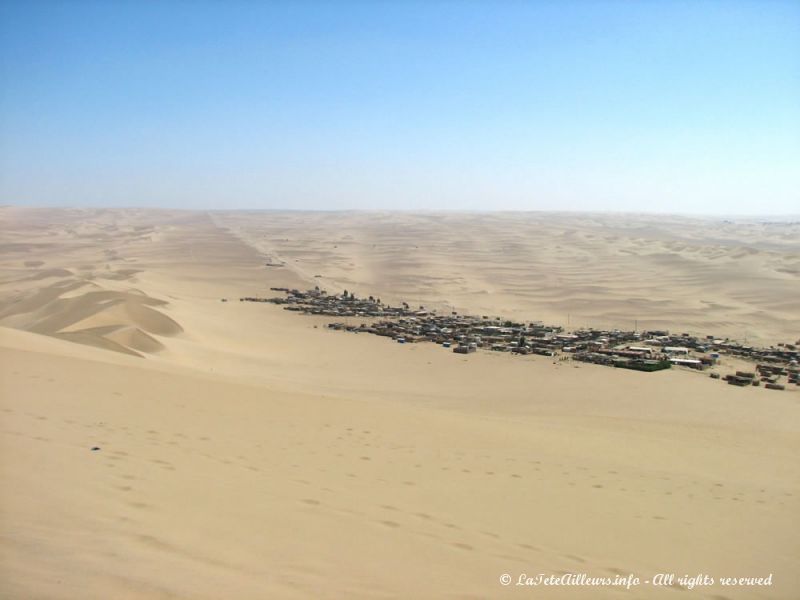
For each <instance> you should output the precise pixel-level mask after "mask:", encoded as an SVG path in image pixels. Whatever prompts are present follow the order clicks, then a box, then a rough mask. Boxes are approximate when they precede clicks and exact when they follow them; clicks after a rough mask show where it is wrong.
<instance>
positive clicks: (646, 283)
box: [0, 208, 800, 600]
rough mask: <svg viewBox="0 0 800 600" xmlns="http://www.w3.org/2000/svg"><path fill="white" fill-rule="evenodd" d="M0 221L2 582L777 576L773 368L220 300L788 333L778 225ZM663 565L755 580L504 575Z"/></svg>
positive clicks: (256, 587)
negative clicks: (550, 350) (342, 294)
mask: <svg viewBox="0 0 800 600" xmlns="http://www.w3.org/2000/svg"><path fill="white" fill-rule="evenodd" d="M0 224H1V225H2V228H3V239H4V243H5V244H6V246H5V249H4V253H3V254H2V255H0V290H2V294H1V295H0V410H2V412H0V426H1V427H0V482H1V483H2V488H0V490H1V491H0V535H1V536H2V540H3V543H2V551H0V596H2V597H4V598H6V597H7V598H32V597H33V598H75V597H81V598H143V599H145V598H198V599H204V598H208V599H211V598H221V597H228V598H244V599H250V598H252V599H257V598H408V597H413V598H443V597H444V598H448V597H451V598H518V597H521V596H523V595H524V596H535V597H547V598H563V599H565V600H573V599H576V598H577V599H583V598H586V599H589V598H591V599H594V598H619V597H622V596H624V595H627V596H629V597H632V598H656V599H658V598H668V597H672V596H676V594H677V595H679V596H681V597H684V596H685V597H686V598H691V597H698V598H704V599H709V600H711V599H715V600H721V599H723V598H724V599H729V600H739V599H742V600H744V599H750V598H761V599H767V598H778V599H787V600H789V599H793V598H795V597H796V596H797V590H798V589H800V576H799V575H798V571H797V569H796V565H797V563H798V561H800V551H799V550H798V547H797V543H796V532H797V530H798V526H800V521H798V515H800V503H798V501H799V499H800V477H798V470H797V464H798V458H800V443H799V442H798V440H800V436H799V435H798V433H800V419H798V411H799V410H800V404H798V392H797V391H794V390H793V391H785V392H773V391H769V390H766V389H764V388H763V387H761V388H733V387H732V386H727V385H723V384H721V383H720V382H718V381H714V380H711V379H709V378H708V377H707V376H704V375H703V374H701V373H697V372H692V371H688V370H681V369H674V370H670V371H662V372H659V373H637V372H621V371H622V370H616V369H608V368H604V367H601V366H597V365H589V364H582V365H573V364H571V363H563V362H559V361H556V362H554V361H553V360H552V359H550V358H547V357H540V356H526V357H519V358H512V357H510V356H507V355H500V354H492V353H484V352H478V353H476V354H473V355H469V356H468V357H467V356H459V355H456V354H453V353H452V352H447V351H445V350H443V349H442V348H439V347H436V346H434V345H428V344H414V345H400V344H395V343H390V342H389V341H387V340H385V339H383V338H378V337H376V336H364V335H354V334H346V333H339V332H334V331H331V330H329V329H327V328H326V327H325V324H326V323H327V322H328V321H329V320H328V319H325V318H316V317H301V316H297V315H293V314H290V313H289V312H287V311H283V310H281V308H280V307H278V306H273V305H266V304H256V303H246V302H238V301H236V300H237V299H238V298H239V297H242V296H246V295H269V294H270V291H269V288H270V287H272V286H291V287H301V286H303V287H305V286H310V285H314V284H316V283H318V284H320V285H324V286H331V287H334V286H338V287H348V288H350V289H352V290H353V291H356V292H358V293H370V294H371V293H378V294H383V295H384V296H385V298H384V299H385V300H387V301H393V298H398V299H405V300H408V301H413V302H415V303H416V302H418V303H420V304H425V305H428V304H433V303H440V304H441V305H443V306H448V307H449V306H451V305H452V306H453V307H455V308H456V309H458V310H461V309H469V310H473V311H477V312H480V311H484V310H485V311H487V312H491V313H492V314H494V313H498V314H509V315H516V314H519V315H522V314H524V315H526V317H528V318H531V319H533V318H536V315H540V316H541V318H543V319H546V320H549V319H548V316H549V317H550V318H553V319H556V318H563V319H564V320H566V318H567V316H566V314H565V313H570V317H569V318H570V320H572V321H573V323H574V324H579V323H580V324H582V323H581V321H582V320H589V321H590V322H592V323H595V321H594V319H597V324H601V321H603V320H609V321H612V322H618V323H620V324H622V323H627V322H629V321H630V320H631V319H632V318H633V319H635V318H640V319H641V321H640V327H644V326H649V324H661V325H663V326H664V327H667V328H670V329H682V328H693V327H697V328H698V329H701V328H702V329H703V330H706V329H708V331H709V332H717V331H721V332H723V333H724V332H742V331H747V333H748V335H750V336H752V337H753V338H758V339H771V337H773V336H774V337H776V338H777V341H787V340H791V339H792V337H800V335H798V330H797V324H798V321H797V319H798V312H797V310H796V309H797V299H796V298H797V295H796V294H793V293H790V292H791V290H793V289H795V286H796V284H797V279H796V277H797V276H796V275H795V274H792V273H793V269H796V266H797V264H798V250H797V237H793V236H792V235H791V234H792V232H795V231H796V229H794V228H795V227H796V226H794V225H780V226H779V225H768V224H759V223H730V224H728V223H722V222H714V223H711V224H709V223H706V222H704V221H698V220H685V219H679V218H674V219H672V218H670V219H663V220H658V221H657V222H654V221H653V220H652V219H647V218H645V217H635V216H632V217H626V218H622V217H613V218H612V217H608V216H594V215H527V216H519V215H406V214H402V215H400V214H379V215H363V214H347V215H345V214H328V215H314V214H297V213H269V214H267V213H253V214H241V215H240V214H236V213H225V214H221V213H215V214H213V215H208V214H204V213H182V212H175V211H147V210H134V209H130V210H119V211H111V210H88V209H86V210H72V209H70V210H63V211H52V210H51V211H37V210H23V209H17V208H8V209H5V208H4V209H0ZM100 234H102V235H100ZM740 254H741V256H740ZM267 264H270V265H283V266H267ZM41 273H46V275H42V276H37V275H39V274H41ZM104 274H105V275H108V274H111V275H112V277H110V278H109V277H103V275H104ZM316 275H320V276H321V277H315V276H316ZM335 289H338V288H335ZM223 298H224V299H227V300H228V301H227V302H222V301H221V300H222V299H223ZM640 315H641V316H640ZM645 324H648V325H645ZM744 366H746V365H743V364H742V363H741V361H737V360H734V359H730V358H724V359H723V361H722V364H721V365H720V366H719V369H720V370H721V371H722V372H730V371H732V370H736V369H739V368H743V367H744ZM95 447H96V448H99V450H95V451H93V450H92V448H95ZM663 572H672V573H676V574H678V575H679V576H682V575H685V574H692V575H696V574H697V573H700V572H702V573H709V574H711V575H714V576H716V577H720V576H742V577H744V576H766V575H768V574H770V573H772V574H773V579H774V583H773V585H772V586H770V587H763V588H742V587H721V586H719V585H716V586H712V587H709V588H695V589H693V590H691V591H689V590H687V589H684V590H683V591H681V589H680V588H678V587H677V586H673V587H668V588H658V587H652V586H650V587H646V586H643V587H639V588H636V589H634V590H632V591H630V592H621V591H620V590H618V589H612V588H590V589H587V588H557V587H551V588H548V589H543V588H533V589H530V588H525V589H523V588H519V587H515V586H510V587H504V586H502V585H501V584H500V581H499V577H500V576H501V575H502V574H504V573H509V574H512V575H513V576H514V577H515V578H516V577H518V576H519V575H520V574H522V573H528V574H536V573H546V574H560V573H587V574H589V575H592V576H603V575H606V576H613V575H615V574H623V575H626V574H628V573H633V574H636V575H638V576H641V577H642V578H644V577H648V576H652V575H654V574H656V573H663ZM676 597H677V596H676Z"/></svg>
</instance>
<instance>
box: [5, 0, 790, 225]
mask: <svg viewBox="0 0 800 600" xmlns="http://www.w3.org/2000/svg"><path fill="white" fill-rule="evenodd" d="M0 23H2V24H1V25H0V28H1V29H0V65H1V66H0V203H11V204H39V205H63V204H68V205H110V206H118V205H125V206H134V205H135V206H172V207H175V206H177V207H203V208H206V207H219V208H223V207H243V208H252V207H263V208H328V209H337V208H405V209H417V208H431V209H440V208H447V209H449V208H453V209H459V208H460V209H491V208H501V209H526V210H527V209H532V210H551V209H557V210H635V211H659V212H691V213H725V214H786V213H795V214H796V213H800V2H797V1H784V2H780V1H771V0H762V1H758V2H736V1H733V0H731V1H718V2H709V1H701V0H697V1H692V2H677V1H670V0H658V1H656V0H652V1H642V2H635V1H624V2H601V1H591V0H583V1H574V2H562V1H552V2H533V1H531V2H477V1H474V0H473V1H466V0H465V1H463V2H448V3H444V2H438V3H431V2H410V1H409V2H399V1H398V2H389V1H377V2H367V1H364V2H335V1H332V0H331V1H325V2H323V1H319V2H308V3H303V2H288V1H286V2H271V3H270V2H256V1H252V2H238V3H237V2H222V1H219V2H209V3H200V2H190V1H183V2H172V3H170V2H147V1H142V2H115V1H113V0H106V1H98V2H36V1H30V0H27V1H25V2H2V5H0Z"/></svg>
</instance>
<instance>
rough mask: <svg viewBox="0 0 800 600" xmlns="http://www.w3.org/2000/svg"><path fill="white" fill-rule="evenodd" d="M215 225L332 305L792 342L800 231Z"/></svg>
mask: <svg viewBox="0 0 800 600" xmlns="http://www.w3.org/2000/svg"><path fill="white" fill-rule="evenodd" d="M215 220H216V222H218V223H220V224H221V225H226V226H229V227H231V229H232V230H233V231H235V232H236V233H237V234H238V235H240V236H241V237H242V238H243V239H245V240H247V242H248V243H251V244H253V245H254V246H255V247H257V248H259V249H261V250H263V251H265V252H267V253H269V254H270V256H271V257H272V258H273V260H275V261H278V262H280V261H283V262H285V263H286V264H287V265H288V266H289V267H290V268H291V269H293V270H295V271H297V272H299V273H302V274H303V275H305V276H306V278H309V279H310V278H313V277H314V276H317V275H319V276H320V277H317V279H318V280H319V282H320V284H321V285H324V287H326V288H329V289H332V290H336V291H341V288H347V289H351V290H352V291H356V292H357V293H359V294H374V295H378V296H384V297H386V298H393V299H395V301H397V300H407V301H410V302H422V303H428V304H431V305H436V306H447V305H449V306H452V307H454V308H455V309H459V310H464V311H471V312H474V313H479V314H482V313H489V314H491V315H504V316H509V317H516V318H519V319H524V320H542V321H545V322H548V323H552V324H561V325H568V324H569V325H572V326H573V327H576V326H577V327H581V326H584V325H589V326H594V327H606V328H607V327H617V328H621V329H622V328H624V329H633V328H634V327H635V326H637V325H638V327H639V328H646V327H650V328H667V329H672V330H680V331H684V330H687V331H690V332H692V333H707V334H714V335H724V336H731V337H734V338H737V339H745V338H746V339H749V340H754V341H761V342H765V343H766V342H770V343H771V342H775V341H792V342H793V341H795V339H794V338H797V337H800V220H798V221H796V222H794V223H769V222H763V221H757V220H748V221H736V222H732V221H728V220H722V219H696V218H685V217H670V216H644V215H619V216H616V215H584V214H553V213H488V214H481V213H476V214H467V213H443V214H437V213H430V214H405V213H360V212H356V213H285V212H282V213H274V212H256V213H233V214H231V213H223V214H215ZM787 335H789V337H791V336H792V335H794V338H793V339H791V340H789V339H787V337H786V336H787Z"/></svg>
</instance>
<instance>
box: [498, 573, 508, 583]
mask: <svg viewBox="0 0 800 600" xmlns="http://www.w3.org/2000/svg"><path fill="white" fill-rule="evenodd" d="M500 583H502V584H503V585H508V584H509V583H511V575H509V574H508V573H503V574H502V575H500Z"/></svg>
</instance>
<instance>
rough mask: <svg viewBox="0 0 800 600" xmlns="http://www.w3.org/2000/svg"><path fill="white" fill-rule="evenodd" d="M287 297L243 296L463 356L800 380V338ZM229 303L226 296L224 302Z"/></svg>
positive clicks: (776, 386)
mask: <svg viewBox="0 0 800 600" xmlns="http://www.w3.org/2000/svg"><path fill="white" fill-rule="evenodd" d="M271 289H272V291H275V292H283V293H284V296H279V297H273V298H259V297H244V298H240V301H241V302H268V303H272V304H278V305H282V306H283V307H284V309H285V310H289V311H294V312H298V313H302V314H306V315H318V316H328V317H339V318H345V319H349V318H350V317H353V318H363V319H365V320H367V321H368V322H363V323H360V324H358V325H352V324H349V323H348V322H341V321H336V322H332V323H329V324H328V327H329V328H330V329H333V330H337V331H349V332H354V333H371V334H374V335H380V336H384V337H389V338H391V339H393V340H394V341H396V342H397V343H400V344H408V343H415V342H432V343H436V344H440V345H441V346H442V347H443V348H452V351H453V352H455V353H458V354H470V353H472V352H475V351H477V350H478V349H479V348H480V349H484V350H490V351H495V352H508V353H511V354H518V355H527V354H535V355H541V356H547V357H554V358H556V360H573V361H580V362H586V363H594V364H599V365H605V366H610V367H616V368H623V369H632V370H635V371H645V372H652V371H660V370H663V369H669V368H671V367H673V366H676V367H683V368H689V369H696V370H701V371H702V370H705V369H708V368H709V367H712V366H714V365H716V364H717V363H718V361H719V359H720V357H721V356H722V355H727V356H732V357H736V358H739V359H742V360H744V361H747V362H748V363H752V364H753V368H752V369H748V370H737V371H736V372H735V373H729V374H726V375H725V376H724V377H723V376H722V375H721V374H720V373H718V372H716V371H714V372H711V373H710V377H711V378H714V379H722V380H724V381H727V383H728V384H729V385H736V386H756V387H757V386H760V385H761V384H762V383H763V384H764V387H765V388H767V389H771V390H785V389H786V386H787V385H794V386H800V366H799V365H798V361H799V360H800V350H798V343H795V344H789V343H783V344H778V345H777V346H776V347H769V348H762V347H755V346H749V345H745V344H741V343H738V342H735V341H732V340H730V339H727V338H725V339H719V338H715V337H714V336H712V335H708V336H705V337H697V336H693V335H690V334H688V333H681V334H671V333H670V332H668V331H662V330H658V331H621V330H618V329H614V330H599V329H591V328H589V329H578V330H574V331H566V330H565V329H564V328H563V327H560V326H551V325H544V324H542V323H541V322H538V321H537V322H528V323H519V322H514V321H510V320H506V319H503V318H501V317H490V316H486V315H484V316H480V317H479V316H474V315H464V314H459V313H457V312H450V314H446V315H445V314H437V311H436V310H426V309H425V307H424V306H419V307H418V308H416V309H415V308H412V307H411V306H410V305H409V304H408V303H406V302H402V303H401V305H400V306H389V305H386V304H384V303H383V302H381V300H380V298H375V297H373V296H369V297H367V298H358V297H356V296H355V294H353V293H352V292H348V291H347V290H345V291H344V292H343V293H342V294H340V295H332V294H328V293H327V292H326V291H325V290H322V289H320V288H319V286H317V287H315V288H314V289H310V290H307V291H305V292H301V291H299V290H296V289H288V288H282V287H273V288H271ZM225 301H227V300H225Z"/></svg>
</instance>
